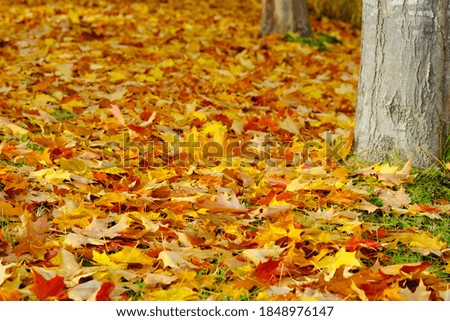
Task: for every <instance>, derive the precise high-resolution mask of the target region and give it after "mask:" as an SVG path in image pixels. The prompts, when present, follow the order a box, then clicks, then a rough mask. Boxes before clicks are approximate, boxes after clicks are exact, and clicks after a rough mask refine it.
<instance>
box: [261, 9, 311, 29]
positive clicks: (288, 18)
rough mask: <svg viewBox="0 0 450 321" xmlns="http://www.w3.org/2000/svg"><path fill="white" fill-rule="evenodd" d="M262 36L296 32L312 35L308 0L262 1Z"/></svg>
mask: <svg viewBox="0 0 450 321" xmlns="http://www.w3.org/2000/svg"><path fill="white" fill-rule="evenodd" d="M262 8H263V10H262V18H261V31H260V34H261V35H266V34H271V33H287V32H296V33H299V34H301V35H303V36H310V35H311V27H310V24H309V17H308V10H307V8H306V0H262Z"/></svg>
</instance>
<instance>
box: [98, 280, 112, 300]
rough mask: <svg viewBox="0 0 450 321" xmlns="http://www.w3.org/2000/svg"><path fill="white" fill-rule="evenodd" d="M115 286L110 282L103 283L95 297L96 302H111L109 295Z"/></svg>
mask: <svg viewBox="0 0 450 321" xmlns="http://www.w3.org/2000/svg"><path fill="white" fill-rule="evenodd" d="M115 287H116V286H115V285H114V283H112V282H106V283H103V284H102V286H101V287H100V289H99V290H98V292H97V295H96V296H95V300H96V301H111V298H110V297H109V295H110V294H111V292H112V291H113V290H114V288H115Z"/></svg>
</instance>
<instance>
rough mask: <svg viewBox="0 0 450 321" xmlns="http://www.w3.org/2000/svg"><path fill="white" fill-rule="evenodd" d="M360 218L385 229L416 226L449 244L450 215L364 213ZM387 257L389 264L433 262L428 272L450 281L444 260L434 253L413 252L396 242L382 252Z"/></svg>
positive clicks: (401, 228)
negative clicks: (393, 245)
mask: <svg viewBox="0 0 450 321" xmlns="http://www.w3.org/2000/svg"><path fill="white" fill-rule="evenodd" d="M360 220H362V221H364V222H369V223H372V224H373V225H376V226H381V227H382V228H384V229H386V230H403V229H409V228H416V229H419V230H422V231H426V232H429V233H430V234H432V235H433V236H439V239H440V240H441V241H444V242H447V244H450V229H449V228H448V227H449V226H450V217H448V216H443V217H442V219H440V220H439V219H431V218H429V217H427V216H419V215H415V216H411V217H409V216H407V215H395V214H384V215H383V214H375V213H372V214H369V213H364V214H362V215H361V216H360ZM383 253H384V254H385V255H386V256H387V257H388V258H389V264H407V263H418V262H430V263H432V264H433V266H431V267H430V268H429V270H430V272H432V273H434V274H437V275H439V276H440V277H441V278H442V279H444V280H446V281H450V274H448V273H447V272H446V271H445V265H444V261H443V260H442V259H441V258H439V257H437V256H436V255H433V254H430V255H422V254H421V253H418V252H414V251H412V250H411V249H410V248H408V247H407V246H405V245H403V244H400V243H399V244H397V246H396V247H395V248H394V249H388V250H386V251H385V252H383Z"/></svg>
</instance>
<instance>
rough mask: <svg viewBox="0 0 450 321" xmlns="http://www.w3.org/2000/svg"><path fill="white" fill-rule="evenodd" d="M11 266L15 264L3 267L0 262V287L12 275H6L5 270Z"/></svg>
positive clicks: (0, 261)
mask: <svg viewBox="0 0 450 321" xmlns="http://www.w3.org/2000/svg"><path fill="white" fill-rule="evenodd" d="M13 266H15V263H10V264H6V265H3V264H2V260H0V286H1V285H2V284H3V282H5V281H6V280H7V279H8V278H9V277H10V276H11V275H12V273H6V270H7V269H9V268H11V267H13Z"/></svg>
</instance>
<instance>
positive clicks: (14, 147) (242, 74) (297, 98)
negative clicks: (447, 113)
mask: <svg viewBox="0 0 450 321" xmlns="http://www.w3.org/2000/svg"><path fill="white" fill-rule="evenodd" d="M7 2H8V1H2V4H1V5H0V52H1V55H0V141H1V143H0V214H1V231H0V286H1V288H0V298H1V299H3V300H302V299H317V300H330V299H332V300H443V299H444V300H445V299H449V296H450V291H449V283H448V282H449V273H450V251H449V250H448V243H449V242H450V234H449V231H448V222H449V217H448V212H449V211H450V205H449V195H450V192H449V191H450V189H449V188H448V187H449V186H450V183H449V176H448V172H445V169H444V170H443V169H436V170H435V172H432V171H430V170H429V171H425V172H416V170H415V169H413V168H412V167H411V164H410V163H409V162H408V163H406V164H401V165H398V164H397V165H396V164H393V163H391V164H390V165H389V164H372V165H369V164H366V165H362V164H361V163H357V162H355V161H352V160H349V159H348V154H349V152H350V150H351V142H352V127H353V121H354V117H353V116H354V105H355V99H356V86H357V78H358V70H359V46H360V32H359V30H356V29H352V28H351V27H350V26H349V25H346V24H343V23H339V22H332V21H330V20H327V19H326V18H322V19H320V20H317V19H315V18H314V17H312V26H313V29H314V32H315V37H314V39H302V38H301V37H298V36H297V35H287V36H285V35H273V36H267V37H263V38H259V37H258V28H259V17H260V10H261V8H260V5H259V4H258V1H238V0H230V1H219V0H209V1H192V0H183V1H179V0H177V1H175V0H168V1H167V0H166V1H132V2H131V1H84V2H83V1H35V3H34V4H33V5H25V4H20V3H19V1H12V2H11V3H7ZM46 2H47V3H46ZM90 2H91V3H90ZM427 175H430V176H429V177H428V176H427ZM433 180H435V181H433ZM426 184H428V185H426ZM423 186H428V187H427V188H423ZM433 188H435V190H433Z"/></svg>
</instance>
